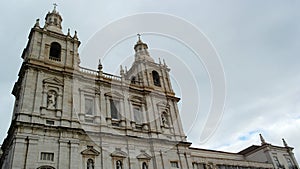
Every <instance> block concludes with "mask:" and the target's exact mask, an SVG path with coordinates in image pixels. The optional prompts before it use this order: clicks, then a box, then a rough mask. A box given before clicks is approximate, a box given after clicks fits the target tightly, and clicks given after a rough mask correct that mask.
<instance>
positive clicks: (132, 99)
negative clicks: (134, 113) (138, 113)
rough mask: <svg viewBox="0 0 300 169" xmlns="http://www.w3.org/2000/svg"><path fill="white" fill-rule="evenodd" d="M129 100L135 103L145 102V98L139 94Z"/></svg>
mask: <svg viewBox="0 0 300 169" xmlns="http://www.w3.org/2000/svg"><path fill="white" fill-rule="evenodd" d="M129 100H130V101H131V102H135V103H139V104H142V103H144V99H143V98H142V97H139V96H130V98H129Z"/></svg>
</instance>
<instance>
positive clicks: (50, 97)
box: [47, 90, 56, 109]
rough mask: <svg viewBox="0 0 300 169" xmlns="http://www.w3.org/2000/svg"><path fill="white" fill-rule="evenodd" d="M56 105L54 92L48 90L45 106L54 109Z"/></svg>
mask: <svg viewBox="0 0 300 169" xmlns="http://www.w3.org/2000/svg"><path fill="white" fill-rule="evenodd" d="M55 107H56V92H55V91H53V90H50V91H49V92H48V96H47V108H48V109H55Z"/></svg>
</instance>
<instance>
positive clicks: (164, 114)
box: [161, 112, 169, 126]
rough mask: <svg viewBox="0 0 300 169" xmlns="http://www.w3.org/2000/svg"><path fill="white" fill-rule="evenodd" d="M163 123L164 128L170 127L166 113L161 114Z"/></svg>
mask: <svg viewBox="0 0 300 169" xmlns="http://www.w3.org/2000/svg"><path fill="white" fill-rule="evenodd" d="M161 121H162V125H163V126H168V125H169V121H168V115H167V113H166V112H163V113H162V114H161Z"/></svg>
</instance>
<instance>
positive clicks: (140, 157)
mask: <svg viewBox="0 0 300 169" xmlns="http://www.w3.org/2000/svg"><path fill="white" fill-rule="evenodd" d="M136 158H137V159H141V160H150V159H151V158H152V157H151V156H150V155H149V154H147V153H142V154H140V155H138V156H136Z"/></svg>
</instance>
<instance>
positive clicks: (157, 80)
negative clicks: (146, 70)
mask: <svg viewBox="0 0 300 169" xmlns="http://www.w3.org/2000/svg"><path fill="white" fill-rule="evenodd" d="M152 77H153V83H154V85H155V86H159V87H160V86H161V85H160V77H159V74H158V73H157V71H155V70H153V71H152Z"/></svg>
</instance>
